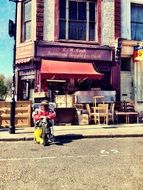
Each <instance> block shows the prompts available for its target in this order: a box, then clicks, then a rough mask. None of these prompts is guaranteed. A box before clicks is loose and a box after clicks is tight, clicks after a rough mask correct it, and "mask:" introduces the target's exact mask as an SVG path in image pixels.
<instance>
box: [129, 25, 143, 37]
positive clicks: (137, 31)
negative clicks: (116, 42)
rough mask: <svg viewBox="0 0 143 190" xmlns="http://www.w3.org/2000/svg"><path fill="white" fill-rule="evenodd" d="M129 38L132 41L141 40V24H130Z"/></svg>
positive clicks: (142, 32)
mask: <svg viewBox="0 0 143 190" xmlns="http://www.w3.org/2000/svg"><path fill="white" fill-rule="evenodd" d="M131 38H132V40H143V24H137V23H132V25H131Z"/></svg>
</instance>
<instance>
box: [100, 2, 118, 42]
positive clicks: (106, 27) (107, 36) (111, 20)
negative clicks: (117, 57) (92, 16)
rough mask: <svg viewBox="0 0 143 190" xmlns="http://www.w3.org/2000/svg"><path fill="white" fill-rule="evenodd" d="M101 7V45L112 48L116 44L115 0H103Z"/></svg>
mask: <svg viewBox="0 0 143 190" xmlns="http://www.w3.org/2000/svg"><path fill="white" fill-rule="evenodd" d="M101 7H102V8H101V32H102V35H101V44H102V45H109V46H112V45H114V43H115V33H114V31H115V17H114V11H115V10H114V9H115V7H114V0H103V1H102V4H101Z"/></svg>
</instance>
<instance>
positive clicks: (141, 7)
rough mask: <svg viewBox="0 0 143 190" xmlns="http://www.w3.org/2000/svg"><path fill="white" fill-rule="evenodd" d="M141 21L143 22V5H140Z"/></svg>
mask: <svg viewBox="0 0 143 190" xmlns="http://www.w3.org/2000/svg"><path fill="white" fill-rule="evenodd" d="M138 15H139V22H142V23H143V6H139V7H138Z"/></svg>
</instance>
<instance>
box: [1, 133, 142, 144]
mask: <svg viewBox="0 0 143 190" xmlns="http://www.w3.org/2000/svg"><path fill="white" fill-rule="evenodd" d="M123 137H124V138H128V137H143V134H110V135H106V134H105V135H80V134H77V135H76V134H67V135H57V136H55V139H57V140H58V139H63V140H67V139H72V140H74V139H75V140H76V139H82V138H123ZM2 141H4V142H12V141H13V142H14V141H34V137H19V138H1V139H0V142H2Z"/></svg>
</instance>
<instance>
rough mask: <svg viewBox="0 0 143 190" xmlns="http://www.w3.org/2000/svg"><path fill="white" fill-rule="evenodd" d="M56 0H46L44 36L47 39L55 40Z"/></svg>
mask: <svg viewBox="0 0 143 190" xmlns="http://www.w3.org/2000/svg"><path fill="white" fill-rule="evenodd" d="M54 5H55V1H54V0H53V1H51V0H44V36H43V39H44V40H47V41H54V24H55V23H54V8H55V6H54Z"/></svg>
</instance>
